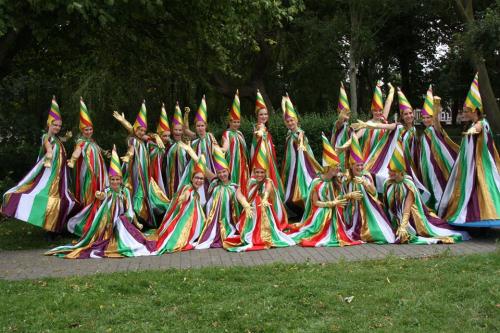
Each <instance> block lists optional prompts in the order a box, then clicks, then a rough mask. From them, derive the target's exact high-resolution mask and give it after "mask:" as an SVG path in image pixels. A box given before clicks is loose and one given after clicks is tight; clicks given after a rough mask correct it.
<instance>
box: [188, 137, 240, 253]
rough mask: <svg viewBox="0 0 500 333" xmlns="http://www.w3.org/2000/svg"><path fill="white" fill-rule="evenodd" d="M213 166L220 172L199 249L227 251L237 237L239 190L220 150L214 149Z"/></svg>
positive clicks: (214, 183) (208, 206) (210, 189)
mask: <svg viewBox="0 0 500 333" xmlns="http://www.w3.org/2000/svg"><path fill="white" fill-rule="evenodd" d="M214 164H215V170H216V172H217V178H215V179H214V180H213V181H212V182H211V183H210V187H209V189H208V193H209V199H208V202H207V205H206V210H205V211H206V223H205V227H204V228H203V230H202V231H201V235H200V239H199V240H198V245H196V249H208V248H220V247H224V248H226V247H227V246H228V244H226V240H228V241H231V240H232V242H234V239H235V237H236V236H237V234H238V231H237V229H236V224H237V222H238V217H239V216H240V207H239V203H238V200H237V199H236V191H237V190H238V188H239V186H238V185H237V184H235V183H233V182H232V181H231V178H229V175H230V173H229V164H228V163H227V160H226V157H225V156H224V153H223V152H222V150H221V149H220V148H217V147H214Z"/></svg>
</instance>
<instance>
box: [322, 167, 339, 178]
mask: <svg viewBox="0 0 500 333" xmlns="http://www.w3.org/2000/svg"><path fill="white" fill-rule="evenodd" d="M338 173H339V167H338V166H336V167H331V166H329V167H327V169H326V170H325V172H324V174H323V177H324V179H332V178H333V177H335V176H337V174H338Z"/></svg>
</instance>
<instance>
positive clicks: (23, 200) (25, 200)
mask: <svg viewBox="0 0 500 333" xmlns="http://www.w3.org/2000/svg"><path fill="white" fill-rule="evenodd" d="M56 153H57V152H56ZM56 153H54V156H55V154H56ZM41 162H42V163H43V160H42V161H41ZM51 174H52V168H44V170H43V174H42V177H41V178H40V181H39V182H38V184H36V186H35V188H33V190H32V191H31V193H27V194H22V195H21V197H20V198H19V205H18V206H17V209H16V214H15V216H14V217H15V218H17V219H19V220H22V221H27V220H28V219H29V216H30V214H31V210H32V208H33V202H34V200H35V197H36V195H37V194H39V193H40V192H41V191H43V189H45V187H47V184H48V181H49V180H50V176H51Z"/></svg>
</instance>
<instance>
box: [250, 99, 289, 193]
mask: <svg viewBox="0 0 500 333" xmlns="http://www.w3.org/2000/svg"><path fill="white" fill-rule="evenodd" d="M255 115H256V116H257V124H256V125H255V127H254V132H253V139H252V146H251V147H250V164H251V165H255V163H256V162H255V159H256V158H257V152H258V151H259V150H260V147H261V146H265V147H264V148H263V149H265V151H266V152H267V153H268V154H269V164H268V168H269V169H268V170H267V177H269V178H270V179H271V181H272V182H273V185H274V188H275V190H276V192H277V193H278V195H279V197H280V199H281V200H283V199H284V198H285V194H284V189H283V182H282V181H281V177H280V175H279V171H278V162H277V159H276V149H275V147H274V143H273V137H272V136H271V133H270V132H269V130H268V128H267V123H268V120H269V113H268V111H267V106H266V103H265V102H264V97H262V94H261V93H260V91H259V90H257V99H256V101H255Z"/></svg>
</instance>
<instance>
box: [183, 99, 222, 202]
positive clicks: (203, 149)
mask: <svg viewBox="0 0 500 333" xmlns="http://www.w3.org/2000/svg"><path fill="white" fill-rule="evenodd" d="M188 114H189V109H188V111H187V112H186V114H185V115H184V117H185V118H187V115H188ZM194 119H195V123H194V124H195V127H196V134H195V133H193V132H192V131H191V130H190V129H189V124H188V122H187V119H185V121H184V132H185V133H187V134H188V135H189V136H190V137H191V138H193V137H196V139H194V140H193V141H192V142H191V147H192V148H193V150H194V152H195V153H196V155H197V156H201V155H205V158H206V161H207V170H208V171H210V173H212V174H215V166H214V157H213V150H214V147H216V146H219V144H218V143H217V140H216V139H215V136H214V135H213V134H212V133H210V132H207V126H208V123H207V102H206V100H205V95H203V98H202V99H201V103H200V106H199V107H198V110H197V111H196V114H195V118H194ZM193 166H194V164H193V163H191V164H190V165H189V167H187V168H186V169H185V171H184V173H183V175H182V179H181V182H180V185H181V186H182V185H185V184H188V183H189V182H190V178H191V173H192V170H191V169H192V167H193ZM208 185H209V184H208V183H204V185H203V188H202V189H201V192H200V195H201V197H202V198H201V200H202V202H203V204H205V203H206V200H207V198H208Z"/></svg>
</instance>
